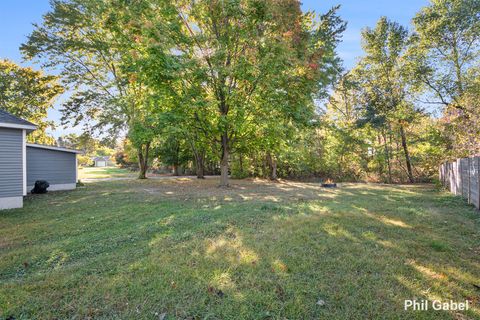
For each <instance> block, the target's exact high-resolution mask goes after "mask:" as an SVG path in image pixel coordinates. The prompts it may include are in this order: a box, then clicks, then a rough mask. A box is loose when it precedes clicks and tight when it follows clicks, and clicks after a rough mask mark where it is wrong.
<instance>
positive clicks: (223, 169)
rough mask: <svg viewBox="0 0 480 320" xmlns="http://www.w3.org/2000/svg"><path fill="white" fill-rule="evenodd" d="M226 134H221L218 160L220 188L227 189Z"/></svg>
mask: <svg viewBox="0 0 480 320" xmlns="http://www.w3.org/2000/svg"><path fill="white" fill-rule="evenodd" d="M228 152H229V150H228V134H227V132H226V131H225V132H224V133H223V134H222V158H221V159H220V187H228V157H229V154H228Z"/></svg>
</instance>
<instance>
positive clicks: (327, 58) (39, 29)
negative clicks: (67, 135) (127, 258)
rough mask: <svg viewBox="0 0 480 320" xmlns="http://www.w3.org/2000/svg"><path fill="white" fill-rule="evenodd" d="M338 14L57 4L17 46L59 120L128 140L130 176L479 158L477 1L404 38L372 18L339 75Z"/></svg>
mask: <svg viewBox="0 0 480 320" xmlns="http://www.w3.org/2000/svg"><path fill="white" fill-rule="evenodd" d="M338 9H339V7H334V8H332V9H331V10H329V11H327V12H325V13H323V14H316V13H315V12H302V10H301V7H300V3H299V2H298V1H296V0H235V1H234V0H212V1H207V0H196V1H187V0H185V1H183V0H178V1H167V0H109V1H95V0H55V1H52V8H51V11H50V12H48V13H47V14H46V15H45V16H44V19H43V21H42V23H41V24H39V25H36V26H35V29H34V31H33V32H32V33H31V34H30V35H29V36H28V39H27V41H26V42H25V43H24V44H23V45H22V47H21V50H22V52H23V54H24V56H25V58H27V59H31V60H34V61H36V62H38V63H40V64H41V65H42V67H43V68H44V69H47V70H55V71H56V72H57V73H58V77H57V79H58V81H59V82H61V85H62V88H64V89H63V90H64V91H65V92H67V93H68V95H69V97H68V99H67V100H66V101H65V102H64V103H63V104H62V114H63V117H62V124H63V125H66V124H70V125H81V126H83V127H84V129H85V131H88V132H97V133H98V132H100V133H101V134H102V135H103V136H106V137H110V138H111V139H112V140H115V138H116V137H118V136H119V134H122V133H123V134H125V136H126V139H125V141H124V149H125V152H126V153H128V158H129V159H131V160H134V161H136V162H137V163H138V166H139V169H140V170H139V178H145V177H146V172H147V170H148V168H149V166H150V165H151V164H152V161H154V162H160V163H163V164H168V165H172V166H174V168H177V169H178V168H181V167H183V168H185V167H188V168H190V167H191V169H193V171H194V172H195V173H196V174H197V176H198V177H199V178H202V177H203V176H204V175H205V174H206V173H218V174H220V177H221V183H220V184H221V185H222V186H227V185H228V183H229V182H228V179H229V176H234V177H247V176H262V177H269V178H271V179H277V178H278V177H289V178H303V177H311V176H319V177H324V178H327V177H328V178H332V179H336V180H375V181H384V182H390V183H392V182H402V181H410V182H415V181H422V180H429V179H431V178H432V176H433V175H434V174H436V172H437V166H438V164H439V163H440V162H441V161H443V160H445V159H447V158H451V157H458V156H465V155H469V154H473V153H476V152H478V149H479V144H478V129H477V128H478V125H477V124H478V119H479V115H478V110H477V109H478V108H477V107H478V104H479V92H480V90H479V83H480V80H479V79H480V77H479V64H478V62H479V52H480V50H479V44H480V42H479V41H480V32H479V31H480V3H479V2H478V1H476V0H432V1H431V2H430V4H429V5H428V6H426V7H424V8H422V9H421V10H420V11H419V12H418V13H417V14H416V15H415V17H413V19H412V29H411V30H408V29H407V28H406V27H405V26H401V25H400V24H398V23H396V22H394V21H391V20H389V19H388V18H387V17H382V18H381V19H380V20H379V21H378V22H377V24H376V26H375V27H373V28H366V29H364V30H363V32H362V46H363V50H364V54H363V56H362V57H360V60H359V61H358V63H357V65H356V66H355V67H354V68H352V69H351V70H345V69H344V67H343V65H342V61H341V59H340V58H339V57H338V55H337V52H336V51H337V46H338V44H339V43H340V41H341V36H342V33H343V32H344V31H345V29H346V28H347V23H346V22H345V21H343V20H342V18H341V17H340V16H339V14H338ZM10 77H12V75H10ZM13 77H14V76H13ZM2 78H6V76H2ZM2 81H3V80H2ZM3 87H4V86H2V87H0V97H1V90H2V89H1V88H3ZM12 88H17V89H18V87H14V86H10V89H9V90H10V91H12ZM58 94H60V93H58Z"/></svg>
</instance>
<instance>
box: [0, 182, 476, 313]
mask: <svg viewBox="0 0 480 320" xmlns="http://www.w3.org/2000/svg"><path fill="white" fill-rule="evenodd" d="M217 184H218V181H217V180H215V179H207V180H205V181H198V180H195V179H176V180H146V181H139V180H128V181H126V180H121V181H109V182H97V183H91V184H86V186H85V187H83V188H80V189H77V190H76V191H72V192H51V193H48V194H46V195H36V196H30V197H28V198H27V200H26V202H25V207H24V208H23V209H17V210H9V211H3V212H1V213H0V318H2V317H3V318H6V317H9V316H12V317H14V318H15V319H69V318H74V319H478V318H480V309H479V303H480V290H479V288H478V287H477V288H476V287H475V285H477V286H478V285H480V214H479V213H478V212H477V211H475V210H474V209H473V208H472V207H471V206H468V205H466V204H465V203H464V201H463V200H461V199H458V198H455V197H454V196H451V195H449V194H447V193H444V192H438V191H436V190H434V188H433V186H430V185H415V186H385V185H365V184H345V185H342V186H341V187H340V188H338V189H336V190H333V189H322V188H320V187H319V186H318V184H315V183H294V182H287V181H283V182H281V183H270V182H266V181H260V180H245V181H233V186H232V188H230V189H219V188H217V187H216V185H217ZM422 298H425V299H441V300H446V301H448V300H450V299H452V300H454V301H465V300H466V299H468V300H469V301H470V310H469V311H468V312H463V311H462V312H443V311H433V310H431V309H430V310H429V311H424V312H419V311H417V312H414V311H408V312H406V311H404V310H403V304H404V300H405V299H422Z"/></svg>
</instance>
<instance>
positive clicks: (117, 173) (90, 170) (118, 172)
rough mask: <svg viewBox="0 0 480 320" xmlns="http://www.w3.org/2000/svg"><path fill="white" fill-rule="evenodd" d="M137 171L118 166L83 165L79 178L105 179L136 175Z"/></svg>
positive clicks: (79, 170) (79, 171)
mask: <svg viewBox="0 0 480 320" xmlns="http://www.w3.org/2000/svg"><path fill="white" fill-rule="evenodd" d="M136 175H137V174H136V173H135V172H131V171H128V170H126V169H122V168H117V167H98V168H97V167H82V168H79V169H78V178H79V179H80V180H83V179H105V178H119V177H121V178H123V177H135V176H136Z"/></svg>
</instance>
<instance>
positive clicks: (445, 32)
mask: <svg viewBox="0 0 480 320" xmlns="http://www.w3.org/2000/svg"><path fill="white" fill-rule="evenodd" d="M413 24H414V27H415V32H416V33H417V36H416V38H415V39H416V41H415V43H414V45H413V46H412V48H411V53H410V54H411V57H412V58H413V61H414V63H415V64H416V74H415V76H416V77H417V78H419V79H421V80H422V81H423V83H424V84H425V86H426V89H428V90H429V91H431V92H432V93H433V95H434V97H435V99H434V100H433V101H429V102H433V103H439V104H442V105H444V106H450V107H454V108H457V109H460V110H463V111H466V110H465V106H464V105H463V103H462V101H461V99H462V95H463V93H464V92H465V90H468V88H469V87H470V86H471V84H472V82H473V80H474V79H473V78H474V74H472V72H471V71H472V68H475V67H478V66H479V58H480V2H479V1H478V0H432V1H431V4H430V5H429V6H426V7H424V8H423V9H422V10H421V11H420V12H419V13H417V15H416V16H415V18H414V19H413Z"/></svg>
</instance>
